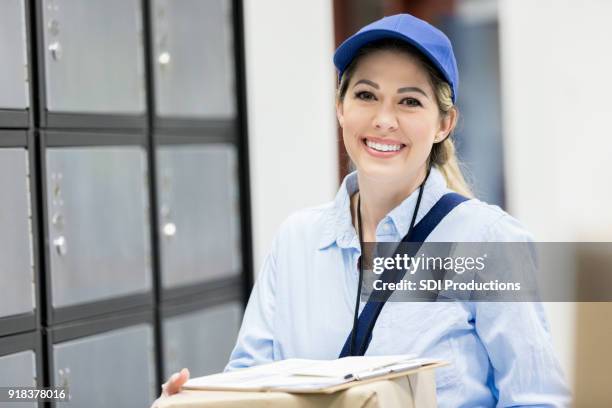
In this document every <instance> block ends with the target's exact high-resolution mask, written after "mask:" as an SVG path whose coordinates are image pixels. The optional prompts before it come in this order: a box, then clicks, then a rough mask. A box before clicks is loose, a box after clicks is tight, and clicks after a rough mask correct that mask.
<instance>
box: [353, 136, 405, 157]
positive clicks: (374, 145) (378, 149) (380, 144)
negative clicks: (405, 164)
mask: <svg viewBox="0 0 612 408" xmlns="http://www.w3.org/2000/svg"><path fill="white" fill-rule="evenodd" d="M362 145H363V147H364V149H365V150H366V152H368V153H369V154H370V155H371V156H374V157H377V158H383V159H386V158H390V157H395V156H397V155H399V154H400V152H401V151H402V150H404V148H405V147H406V145H405V144H404V143H401V142H399V141H396V140H390V139H387V138H377V137H370V136H366V137H364V138H363V139H362Z"/></svg>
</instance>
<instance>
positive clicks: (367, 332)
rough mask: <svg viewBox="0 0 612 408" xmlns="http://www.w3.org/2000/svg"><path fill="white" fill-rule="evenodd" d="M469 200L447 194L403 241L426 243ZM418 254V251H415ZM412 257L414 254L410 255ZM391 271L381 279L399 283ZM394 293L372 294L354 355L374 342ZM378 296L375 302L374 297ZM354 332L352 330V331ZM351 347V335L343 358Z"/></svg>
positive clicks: (346, 342)
mask: <svg viewBox="0 0 612 408" xmlns="http://www.w3.org/2000/svg"><path fill="white" fill-rule="evenodd" d="M466 200H468V198H466V197H464V196H462V195H460V194H457V193H447V194H445V195H443V196H442V198H440V199H439V200H438V202H437V203H436V204H435V205H434V206H433V207H432V208H431V210H429V212H428V213H427V214H425V216H424V217H423V219H422V220H421V221H419V223H418V224H416V225H415V226H414V229H413V230H412V234H410V236H408V235H407V236H405V237H404V238H403V239H402V242H425V240H426V239H427V237H428V236H429V234H430V233H431V232H432V231H433V230H434V229H435V228H436V226H437V225H438V224H439V223H440V221H442V219H443V218H444V217H446V215H447V214H448V213H450V212H451V211H452V210H453V209H454V208H455V207H456V206H458V205H459V204H461V203H462V202H464V201H466ZM362 250H363V249H362ZM415 253H416V249H415ZM410 255H411V256H412V255H414V254H410ZM387 272H390V271H385V272H384V273H383V274H382V276H381V279H382V280H383V282H393V281H397V280H398V278H399V279H401V276H399V274H398V273H387ZM392 293H393V292H392V291H387V292H386V293H384V294H382V296H383V300H382V301H381V294H380V293H376V292H374V293H372V294H371V295H370V298H369V299H368V303H366V305H365V306H364V308H363V310H362V311H361V314H360V315H359V320H358V322H357V331H356V333H355V344H356V348H355V352H354V353H353V355H357V356H363V355H364V354H365V352H366V350H367V349H368V346H369V345H370V341H371V340H372V331H373V330H374V325H375V324H376V320H377V319H378V316H379V315H380V311H381V310H382V308H383V306H384V305H385V302H386V301H387V299H389V297H390V296H391V294H392ZM374 296H376V299H375V300H374V299H373V297H374ZM351 332H352V330H351ZM350 346H351V333H349V335H348V337H347V339H346V341H345V342H344V347H342V351H341V352H340V356H339V358H341V357H346V356H348V355H349V350H350Z"/></svg>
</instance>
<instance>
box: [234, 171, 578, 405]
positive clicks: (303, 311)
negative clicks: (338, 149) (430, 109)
mask: <svg viewBox="0 0 612 408" xmlns="http://www.w3.org/2000/svg"><path fill="white" fill-rule="evenodd" d="M357 190H358V185H357V173H356V172H354V173H351V174H349V175H348V176H347V177H346V178H345V179H344V181H343V183H342V185H341V187H340V190H339V191H338V193H337V195H336V198H335V199H334V201H333V202H331V203H328V204H325V205H322V206H318V207H314V208H308V209H305V210H301V211H298V212H297V213H295V214H293V215H291V216H290V217H289V218H288V219H287V220H286V221H285V222H284V223H283V224H282V226H281V227H280V230H279V232H278V234H277V235H276V237H275V239H274V241H273V243H272V249H271V251H270V253H269V254H268V256H267V257H266V259H265V261H264V265H263V268H262V270H261V272H260V273H259V275H258V277H257V281H256V284H255V286H254V288H253V291H252V293H251V297H250V299H249V303H248V306H247V308H246V311H245V314H244V319H243V322H242V327H241V329H240V333H239V334H238V341H237V343H236V346H235V347H234V350H233V352H232V354H231V357H230V361H229V363H228V365H227V367H226V368H225V369H226V371H229V370H234V369H238V368H244V367H250V366H253V365H257V364H262V363H267V362H271V361H273V360H282V359H286V358H310V359H334V358H337V357H338V355H339V354H340V351H341V350H342V346H343V345H344V342H345V340H346V338H347V336H348V334H349V332H350V331H351V329H352V324H353V313H354V307H355V297H356V294H357V284H358V276H359V272H358V268H357V259H358V258H359V255H360V246H359V239H358V236H357V234H356V232H355V229H354V228H353V225H352V220H351V212H350V195H352V194H353V193H355V192H356V191H357ZM450 191H451V190H449V189H448V188H447V186H446V182H445V179H444V177H443V176H442V174H441V173H440V172H439V171H438V170H437V169H435V168H434V169H432V172H431V174H430V175H429V178H428V180H427V182H426V184H425V188H424V191H423V197H422V199H421V205H420V208H419V213H418V214H417V219H416V222H417V223H418V222H419V221H420V219H421V218H422V217H423V216H424V215H425V214H426V213H427V212H428V211H429V210H430V209H431V207H433V205H434V204H435V203H436V202H437V201H438V199H439V198H440V197H442V196H443V195H444V194H445V193H447V192H450ZM417 195H418V190H417V191H415V192H414V193H412V194H411V195H410V196H409V197H408V198H406V199H405V200H404V201H403V202H402V203H401V204H400V205H399V206H397V207H396V208H395V209H393V210H392V211H391V212H390V213H389V214H387V216H386V217H384V218H383V219H382V220H381V221H380V223H379V224H378V227H377V229H376V240H377V241H378V242H399V241H401V239H402V237H403V236H404V235H406V233H407V232H408V228H409V225H410V221H411V218H412V214H413V212H414V207H415V204H416V199H417ZM529 240H531V236H530V235H529V233H528V232H527V231H526V230H525V229H524V228H523V227H522V226H521V224H520V223H519V222H518V221H517V220H516V219H514V218H513V217H511V216H510V215H508V214H507V213H505V212H504V211H503V210H501V209H500V208H499V207H497V206H493V205H489V204H486V203H484V202H482V201H479V200H477V199H472V200H469V201H466V202H464V203H462V204H460V205H459V206H458V207H456V208H455V209H454V210H453V211H451V212H450V213H449V214H448V215H447V216H446V217H445V218H444V219H443V220H442V222H441V223H440V224H439V225H438V226H437V227H436V228H435V229H434V230H433V231H432V233H431V234H430V235H429V237H428V239H427V241H430V242H500V241H501V242H505V241H510V242H515V241H518V242H523V241H529ZM364 305H365V302H362V303H361V308H363V306H364ZM384 354H417V355H419V356H423V357H435V358H441V359H444V360H448V361H449V362H451V365H450V366H447V367H443V368H440V369H438V370H436V388H437V397H438V404H439V406H440V407H464V406H465V407H492V406H496V405H497V406H503V407H506V406H546V407H548V406H555V407H557V406H568V405H569V404H570V393H569V391H568V388H567V386H566V384H565V380H564V378H563V374H562V371H561V368H560V366H559V363H558V361H557V359H556V357H555V354H554V352H553V349H552V344H551V339H550V333H549V329H548V324H547V321H546V317H545V315H544V310H543V308H542V305H541V304H540V303H525V302H508V303H501V302H497V303H493V302H439V303H432V302H414V303H412V302H388V303H387V304H385V306H384V307H383V309H382V312H381V314H380V316H379V318H378V320H377V323H376V326H375V327H374V331H373V333H372V341H371V343H370V346H369V348H368V350H367V352H366V355H384Z"/></svg>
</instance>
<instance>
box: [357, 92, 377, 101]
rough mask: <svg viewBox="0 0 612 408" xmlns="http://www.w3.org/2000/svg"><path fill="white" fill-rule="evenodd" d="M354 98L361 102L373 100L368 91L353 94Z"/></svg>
mask: <svg viewBox="0 0 612 408" xmlns="http://www.w3.org/2000/svg"><path fill="white" fill-rule="evenodd" d="M355 96H356V97H357V99H361V100H363V101H371V100H373V99H374V95H372V93H371V92H368V91H361V92H357V93H355Z"/></svg>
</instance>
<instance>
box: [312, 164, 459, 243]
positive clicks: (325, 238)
mask: <svg viewBox="0 0 612 408" xmlns="http://www.w3.org/2000/svg"><path fill="white" fill-rule="evenodd" d="M357 190H359V184H358V181H357V171H354V172H352V173H350V174H348V175H347V176H346V177H345V178H344V180H343V181H342V184H341V185H340V189H339V190H338V192H337V193H336V197H335V198H334V201H333V202H332V205H331V206H330V207H328V208H327V210H326V213H325V216H324V219H325V227H324V231H323V234H322V236H321V240H320V241H319V249H324V248H326V247H328V246H330V245H332V244H334V243H336V244H337V245H338V246H339V247H340V248H350V247H354V248H358V246H359V240H358V238H357V233H356V231H355V228H354V227H353V222H352V219H351V210H350V197H351V195H353V194H354V193H355V192H357ZM449 191H450V190H449V189H448V188H447V186H446V180H445V179H444V176H443V175H442V173H441V172H440V170H438V169H437V168H436V167H433V168H432V169H431V172H430V174H429V177H428V178H427V182H426V183H425V188H424V190H423V197H421V205H420V206H419V213H418V214H417V218H416V220H415V224H416V223H418V222H419V221H420V220H421V219H422V218H423V217H424V216H425V214H427V213H428V212H429V210H430V209H431V208H432V207H433V206H434V204H435V203H436V202H437V201H438V200H439V199H440V197H442V196H443V195H444V194H446V193H447V192H449ZM418 195H419V190H418V189H417V190H415V191H414V192H412V194H410V195H409V196H408V197H406V199H404V201H402V202H401V203H400V204H399V205H398V206H397V207H395V208H394V209H393V210H391V211H390V212H389V213H388V214H387V215H386V216H385V218H383V219H382V220H381V223H383V222H387V221H391V222H392V224H393V226H394V227H395V230H396V231H397V235H398V236H399V238H398V241H399V240H401V239H402V238H403V237H404V236H405V235H406V234H407V233H408V228H409V227H410V221H412V214H413V213H414V207H415V205H416V201H417V198H418Z"/></svg>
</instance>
